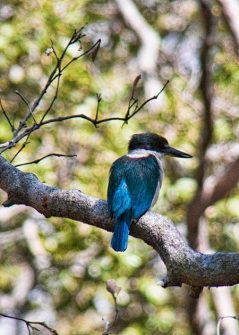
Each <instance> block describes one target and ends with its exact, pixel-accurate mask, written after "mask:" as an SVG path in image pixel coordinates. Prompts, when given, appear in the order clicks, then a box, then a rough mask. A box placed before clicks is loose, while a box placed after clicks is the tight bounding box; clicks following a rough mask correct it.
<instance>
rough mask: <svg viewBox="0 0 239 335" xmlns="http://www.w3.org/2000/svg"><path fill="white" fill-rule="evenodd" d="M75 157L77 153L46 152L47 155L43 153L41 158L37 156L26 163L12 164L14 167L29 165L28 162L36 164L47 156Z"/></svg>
mask: <svg viewBox="0 0 239 335" xmlns="http://www.w3.org/2000/svg"><path fill="white" fill-rule="evenodd" d="M53 156H54V157H70V158H72V157H77V155H75V154H74V155H64V154H57V153H52V154H48V155H45V156H43V157H41V158H38V159H35V160H34V161H31V162H27V163H21V164H16V165H14V166H15V167H18V166H23V165H30V164H38V163H40V162H41V161H42V160H43V159H45V158H48V157H53Z"/></svg>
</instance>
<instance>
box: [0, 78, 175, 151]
mask: <svg viewBox="0 0 239 335" xmlns="http://www.w3.org/2000/svg"><path fill="white" fill-rule="evenodd" d="M168 83H169V80H167V82H166V83H165V84H164V86H163V88H162V89H161V90H160V91H159V92H158V93H157V94H156V95H154V96H153V97H151V98H149V99H147V100H145V101H144V102H143V103H142V104H141V105H140V106H138V105H137V104H136V108H135V109H134V111H133V112H132V113H130V110H129V111H128V109H127V112H126V114H125V116H124V117H109V118H105V119H101V120H98V119H97V120H96V118H91V117H89V116H86V115H85V114H75V115H68V116H59V117H56V118H52V119H48V120H42V121H40V122H39V123H37V124H34V125H32V126H31V127H28V128H25V130H24V131H23V132H22V133H20V134H19V135H18V136H16V137H15V138H13V139H12V140H11V141H9V142H7V143H3V144H0V148H2V150H1V151H0V154H1V153H3V152H4V151H6V150H8V149H10V148H12V147H14V146H15V145H16V143H18V142H19V141H20V140H21V139H23V138H24V137H26V136H28V135H29V134H30V133H32V132H34V131H36V130H37V129H39V128H41V127H43V126H44V125H47V124H51V123H55V122H63V121H66V120H70V119H78V118H81V119H84V120H87V121H89V122H91V123H92V124H93V125H94V126H95V127H97V125H99V124H101V123H106V122H110V121H122V122H123V123H127V122H128V121H129V120H130V119H131V118H132V117H133V116H134V115H136V114H137V113H138V112H139V111H140V110H141V109H142V108H143V107H144V106H145V105H146V104H147V103H148V102H150V101H151V100H154V99H157V98H158V97H159V95H160V94H161V93H162V91H163V90H164V89H165V88H166V86H167V85H168ZM56 95H57V92H56V94H55V96H56ZM55 99H56V98H55ZM137 101H138V100H136V103H137ZM98 105H99V101H98ZM133 106H134V104H133V103H131V105H129V107H130V108H132V107H133ZM97 108H99V106H97ZM48 112H49V110H47V113H48ZM97 117H98V115H97Z"/></svg>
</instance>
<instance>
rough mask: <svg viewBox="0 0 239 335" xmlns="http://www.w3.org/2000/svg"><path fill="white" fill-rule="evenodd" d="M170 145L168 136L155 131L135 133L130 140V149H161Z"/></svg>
mask: <svg viewBox="0 0 239 335" xmlns="http://www.w3.org/2000/svg"><path fill="white" fill-rule="evenodd" d="M167 146H168V141H167V140H166V138H164V137H162V136H159V135H157V134H154V133H142V134H135V135H133V136H132V137H131V139H130V141H129V147H128V149H129V151H131V150H136V149H144V150H152V151H161V150H163V149H164V148H165V147H167Z"/></svg>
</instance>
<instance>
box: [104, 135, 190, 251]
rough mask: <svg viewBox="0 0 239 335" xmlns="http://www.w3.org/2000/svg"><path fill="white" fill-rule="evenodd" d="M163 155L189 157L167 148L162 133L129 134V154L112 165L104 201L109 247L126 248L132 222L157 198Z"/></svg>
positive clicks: (161, 174)
mask: <svg viewBox="0 0 239 335" xmlns="http://www.w3.org/2000/svg"><path fill="white" fill-rule="evenodd" d="M165 155H168V156H174V157H179V158H191V157H192V156H191V155H189V154H187V153H185V152H183V151H180V150H177V149H175V148H173V147H170V146H169V144H168V141H167V140H166V138H164V137H162V136H159V135H157V134H154V133H141V134H135V135H133V136H132V137H131V139H130V141H129V145H128V153H127V154H126V155H124V156H122V157H120V158H118V159H117V160H116V161H115V162H114V163H113V164H112V167H111V169H110V176H109V184H108V190H107V203H108V210H109V212H110V215H111V217H112V218H113V219H114V233H113V237H112V240H111V246H112V248H113V249H114V250H115V251H125V250H126V249H127V246H128V237H129V232H130V226H131V223H132V222H137V221H138V220H139V219H140V218H141V216H143V215H144V214H145V213H146V212H147V211H148V210H149V209H150V208H151V207H153V206H154V204H155V203H156V201H157V200H158V195H159V190H160V188H161V185H162V181H163V166H162V159H163V157H164V156H165Z"/></svg>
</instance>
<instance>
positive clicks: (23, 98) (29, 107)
mask: <svg viewBox="0 0 239 335" xmlns="http://www.w3.org/2000/svg"><path fill="white" fill-rule="evenodd" d="M15 93H16V94H17V95H18V96H19V97H20V98H21V99H22V101H23V102H24V103H25V105H26V106H27V108H28V111H29V114H31V117H32V118H33V121H34V122H35V123H37V122H36V120H35V118H34V115H33V113H32V109H31V106H30V103H29V102H28V101H27V99H26V98H25V97H24V96H23V95H22V94H21V93H20V92H19V91H18V90H16V91H15Z"/></svg>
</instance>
